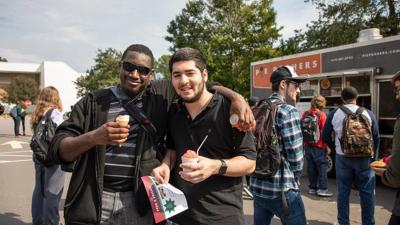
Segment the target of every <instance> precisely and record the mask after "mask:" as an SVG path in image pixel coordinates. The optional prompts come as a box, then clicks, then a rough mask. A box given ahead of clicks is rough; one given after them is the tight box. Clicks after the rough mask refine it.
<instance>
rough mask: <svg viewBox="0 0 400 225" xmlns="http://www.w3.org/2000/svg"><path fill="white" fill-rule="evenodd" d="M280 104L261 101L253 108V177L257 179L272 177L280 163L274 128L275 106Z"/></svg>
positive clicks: (267, 100)
mask: <svg viewBox="0 0 400 225" xmlns="http://www.w3.org/2000/svg"><path fill="white" fill-rule="evenodd" d="M279 104H282V103H281V102H274V103H272V102H271V101H270V100H269V99H265V100H261V101H259V102H258V104H257V105H256V106H255V107H254V108H253V114H254V117H255V118H256V130H255V131H254V136H255V138H256V149H257V159H256V169H255V171H254V176H256V177H258V178H268V177H272V176H273V175H274V174H275V173H276V172H277V171H278V170H279V168H280V165H281V163H282V160H283V159H282V155H281V148H280V146H279V139H278V136H277V131H276V128H275V115H276V111H277V108H278V107H277V105H279Z"/></svg>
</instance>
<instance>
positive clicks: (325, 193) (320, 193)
mask: <svg viewBox="0 0 400 225" xmlns="http://www.w3.org/2000/svg"><path fill="white" fill-rule="evenodd" d="M317 195H318V196H320V197H332V196H333V193H331V192H329V191H328V190H318V191H317Z"/></svg>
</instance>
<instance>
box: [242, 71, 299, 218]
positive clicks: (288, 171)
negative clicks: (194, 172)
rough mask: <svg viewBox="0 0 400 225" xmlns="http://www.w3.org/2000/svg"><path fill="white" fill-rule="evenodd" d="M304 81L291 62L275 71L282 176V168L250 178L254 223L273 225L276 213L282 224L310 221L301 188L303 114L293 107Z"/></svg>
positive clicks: (274, 87) (273, 85)
mask: <svg viewBox="0 0 400 225" xmlns="http://www.w3.org/2000/svg"><path fill="white" fill-rule="evenodd" d="M304 81H305V79H304V78H302V77H299V76H298V75H297V74H296V72H295V71H294V69H293V67H291V66H282V67H279V68H278V69H276V70H275V71H273V72H272V75H271V83H272V92H273V93H272V95H271V96H269V100H270V101H271V102H272V103H277V104H278V103H279V105H277V111H276V115H275V128H276V131H277V136H278V138H279V147H280V148H281V154H282V156H283V157H284V160H283V161H282V163H283V177H282V173H281V169H279V170H278V171H277V172H276V173H275V174H274V175H272V176H271V177H265V178H260V177H256V176H252V177H251V178H250V190H251V191H252V192H253V198H254V201H253V205H254V225H270V224H271V220H272V218H273V217H274V215H276V216H277V217H279V218H280V219H281V222H282V224H286V225H306V224H307V221H306V216H305V209H304V204H303V200H302V198H301V196H300V190H299V179H300V175H301V171H302V170H303V161H304V159H303V157H304V153H303V136H302V133H301V127H300V114H299V112H298V111H297V109H296V108H295V107H294V104H295V103H296V99H297V97H298V95H299V94H300V89H299V86H300V83H302V82H304ZM256 119H257V118H256ZM282 189H283V190H282ZM282 191H283V193H284V196H285V198H284V199H283V198H282ZM285 199H286V200H285Z"/></svg>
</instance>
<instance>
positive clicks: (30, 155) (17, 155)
mask: <svg viewBox="0 0 400 225" xmlns="http://www.w3.org/2000/svg"><path fill="white" fill-rule="evenodd" d="M2 156H6V157H8V156H13V157H32V155H1V154H0V157H2Z"/></svg>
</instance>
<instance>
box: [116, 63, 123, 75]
mask: <svg viewBox="0 0 400 225" xmlns="http://www.w3.org/2000/svg"><path fill="white" fill-rule="evenodd" d="M121 70H122V61H119V62H118V65H117V71H118V73H120V72H121Z"/></svg>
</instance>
